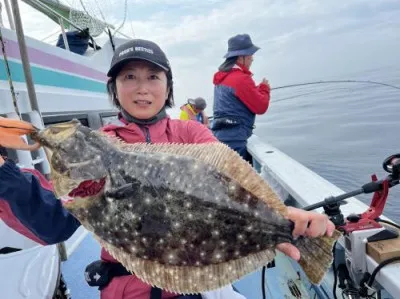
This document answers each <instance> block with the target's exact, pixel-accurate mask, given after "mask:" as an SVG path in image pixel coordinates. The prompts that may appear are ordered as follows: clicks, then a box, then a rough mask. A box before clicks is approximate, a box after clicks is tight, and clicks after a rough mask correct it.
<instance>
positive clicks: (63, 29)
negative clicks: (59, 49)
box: [58, 18, 69, 51]
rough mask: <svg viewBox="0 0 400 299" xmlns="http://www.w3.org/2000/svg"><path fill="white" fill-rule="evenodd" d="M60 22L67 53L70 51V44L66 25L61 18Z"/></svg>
mask: <svg viewBox="0 0 400 299" xmlns="http://www.w3.org/2000/svg"><path fill="white" fill-rule="evenodd" d="M58 22H59V23H60V26H61V33H62V37H63V40H64V46H65V49H66V50H67V51H69V44H68V39H67V35H66V34H65V28H64V23H63V21H62V19H61V18H58Z"/></svg>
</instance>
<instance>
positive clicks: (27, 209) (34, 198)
mask: <svg viewBox="0 0 400 299" xmlns="http://www.w3.org/2000/svg"><path fill="white" fill-rule="evenodd" d="M41 179H42V180H43V181H44V178H41ZM41 179H39V178H38V177H37V176H35V175H34V174H33V173H30V172H23V171H21V170H20V169H19V168H18V167H17V166H16V165H15V164H14V162H12V161H10V160H7V161H6V162H5V163H4V164H3V166H1V167H0V198H2V199H4V200H6V201H7V202H8V204H9V206H10V208H11V210H12V212H13V214H14V216H15V217H16V218H18V220H19V221H20V222H21V223H22V224H23V225H24V226H25V227H26V228H27V229H29V230H30V231H31V232H32V233H34V234H35V235H36V236H37V237H38V238H39V239H41V240H43V241H44V242H46V243H47V244H55V243H59V242H62V241H65V240H67V239H68V238H69V237H71V235H72V234H73V233H74V232H75V231H76V229H77V228H78V227H79V226H80V223H79V221H78V220H77V219H76V218H75V217H73V216H72V215H71V214H70V213H68V211H67V210H66V209H64V208H63V206H62V203H61V201H60V200H58V199H57V198H56V197H55V195H54V194H53V192H52V191H49V190H48V188H45V187H43V185H42V184H43V182H42V183H41V181H40V180H41Z"/></svg>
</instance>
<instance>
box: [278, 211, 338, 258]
mask: <svg viewBox="0 0 400 299" xmlns="http://www.w3.org/2000/svg"><path fill="white" fill-rule="evenodd" d="M288 219H290V220H292V221H293V222H294V229H293V237H299V236H307V237H312V238H315V237H320V236H324V235H327V236H328V237H331V236H332V234H333V232H334V230H335V225H334V224H333V223H332V222H331V221H330V220H329V219H328V217H327V216H326V215H323V214H320V213H316V212H308V211H304V210H301V209H296V208H293V207H288ZM277 249H278V250H280V251H282V252H283V253H284V254H286V255H288V256H290V257H291V258H292V259H294V260H296V261H298V260H299V259H300V251H299V250H298V249H297V248H296V247H295V246H294V245H292V244H290V243H281V244H279V245H278V246H277Z"/></svg>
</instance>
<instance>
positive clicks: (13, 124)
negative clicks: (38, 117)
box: [0, 117, 40, 151]
mask: <svg viewBox="0 0 400 299" xmlns="http://www.w3.org/2000/svg"><path fill="white" fill-rule="evenodd" d="M35 131H37V129H36V128H35V127H34V126H33V125H32V124H30V123H28V122H25V121H21V120H17V119H10V118H4V117H0V146H3V147H6V148H12V149H20V150H30V151H33V150H37V149H38V148H39V146H40V145H39V144H38V143H36V144H33V145H29V144H27V143H26V142H25V140H24V139H23V138H22V137H21V136H23V135H26V134H31V133H33V132H35Z"/></svg>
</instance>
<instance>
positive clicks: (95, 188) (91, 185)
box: [68, 178, 106, 198]
mask: <svg viewBox="0 0 400 299" xmlns="http://www.w3.org/2000/svg"><path fill="white" fill-rule="evenodd" d="M105 184H106V178H102V179H99V180H87V181H83V182H81V183H80V184H79V185H78V187H76V188H75V189H73V190H72V191H71V192H69V193H68V196H69V197H72V198H74V197H81V198H85V197H93V196H96V195H98V194H100V193H101V192H103V189H104V186H105Z"/></svg>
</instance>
